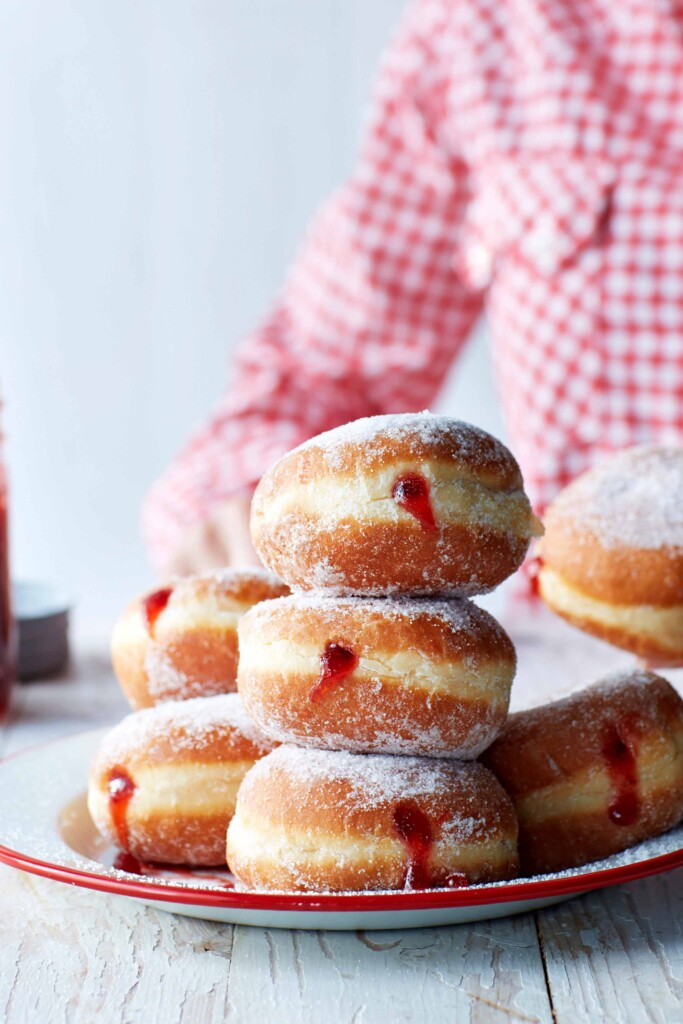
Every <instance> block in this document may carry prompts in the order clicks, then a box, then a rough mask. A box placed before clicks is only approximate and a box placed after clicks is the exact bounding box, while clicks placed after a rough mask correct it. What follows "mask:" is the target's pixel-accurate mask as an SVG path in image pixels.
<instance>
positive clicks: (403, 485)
mask: <svg viewBox="0 0 683 1024" xmlns="http://www.w3.org/2000/svg"><path fill="white" fill-rule="evenodd" d="M251 530H252V538H253V542H254V545H255V547H256V550H257V551H258V553H259V555H260V556H261V558H262V560H263V561H264V562H265V564H266V565H268V566H270V568H271V569H273V570H274V571H275V572H277V573H278V575H279V576H281V577H282V579H284V580H285V581H286V582H287V583H289V584H290V585H291V586H295V587H297V588H300V589H302V590H316V589H318V590H326V591H328V592H330V593H335V594H339V595H348V594H364V595H368V596H383V595H386V594H400V593H410V594H411V595H412V596H417V595H420V594H435V593H443V594H460V595H469V594H482V593H485V592H486V591H489V590H492V589H493V588H494V587H496V586H498V584H499V583H501V582H502V581H503V580H504V579H506V578H507V577H508V576H510V575H511V574H512V573H513V572H514V571H515V570H516V569H517V568H518V567H519V565H520V564H521V562H522V560H523V558H524V556H525V554H526V551H527V548H528V546H529V542H530V540H531V538H532V537H534V536H537V535H538V534H539V532H541V527H540V524H539V523H538V520H537V519H536V518H535V517H534V515H533V514H532V511H531V507H530V505H529V500H528V498H527V496H526V494H525V493H524V487H523V483H522V477H521V474H520V471H519V466H518V465H517V463H516V461H515V459H514V457H513V456H512V455H511V453H510V452H509V451H508V449H507V448H506V447H505V446H504V445H503V444H501V442H500V441H497V440H496V439H495V438H493V437H491V435H490V434H487V433H485V432H484V431H483V430H479V429H478V428H476V427H472V426H470V425H469V424H467V423H461V422H460V421H458V420H454V419H449V418H447V417H445V416H433V415H431V414H429V413H409V414H405V415H400V416H375V417H371V418H369V419H363V420H357V421H356V422H354V423H349V424H347V425H346V426H343V427H338V428H337V429H336V430H331V431H329V432H328V433H326V434H320V435H319V436H318V437H314V438H313V439H312V440H311V441H308V442H306V444H303V445H301V447H299V448H296V449H295V450H294V451H292V452H289V454H287V455H285V456H284V458H283V459H281V460H280V462H279V463H277V465H276V466H275V467H273V469H271V470H270V471H269V472H268V473H266V474H265V476H264V477H263V478H262V480H261V482H260V484H259V485H258V487H257V488H256V493H255V495H254V500H253V503H252V518H251Z"/></svg>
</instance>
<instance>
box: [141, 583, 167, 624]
mask: <svg viewBox="0 0 683 1024" xmlns="http://www.w3.org/2000/svg"><path fill="white" fill-rule="evenodd" d="M172 593H173V587H163V588H162V589H161V590H155V591H154V593H153V594H148V595H147V597H145V598H143V601H142V617H143V619H144V620H145V626H146V627H147V632H148V633H149V635H150V636H154V627H155V625H156V621H157V619H158V618H159V616H160V615H161V613H162V612H163V610H164V608H165V607H166V605H167V604H168V601H169V598H170V596H171V594H172Z"/></svg>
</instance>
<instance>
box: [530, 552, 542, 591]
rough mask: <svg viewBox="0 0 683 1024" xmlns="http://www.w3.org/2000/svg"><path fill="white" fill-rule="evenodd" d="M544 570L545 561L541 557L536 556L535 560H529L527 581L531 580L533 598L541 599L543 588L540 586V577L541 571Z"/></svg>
mask: <svg viewBox="0 0 683 1024" xmlns="http://www.w3.org/2000/svg"><path fill="white" fill-rule="evenodd" d="M542 568H543V559H542V558H541V556H540V555H534V557H533V558H530V559H529V562H528V564H527V567H526V574H527V579H528V580H529V593H530V595H531V596H532V597H535V598H536V597H537V598H540V596H541V588H540V586H539V581H538V577H539V576H540V573H541V569H542Z"/></svg>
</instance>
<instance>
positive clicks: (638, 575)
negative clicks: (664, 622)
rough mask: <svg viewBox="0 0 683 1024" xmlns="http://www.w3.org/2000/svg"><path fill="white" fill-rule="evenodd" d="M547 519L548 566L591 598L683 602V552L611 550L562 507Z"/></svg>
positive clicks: (542, 550)
mask: <svg viewBox="0 0 683 1024" xmlns="http://www.w3.org/2000/svg"><path fill="white" fill-rule="evenodd" d="M616 514H618V513H617V512H615V515H616ZM543 523H544V526H545V535H544V536H543V538H542V540H541V541H540V542H539V548H538V552H539V556H540V558H541V560H542V562H543V564H545V565H548V566H550V567H551V568H552V569H553V570H554V571H555V572H557V573H558V574H559V575H560V576H562V577H563V578H564V579H565V580H566V581H567V583H569V585H570V586H573V587H575V588H576V589H577V590H580V591H582V592H583V593H584V594H587V595H588V596H589V597H593V598H596V599H597V600H599V601H609V602H613V603H615V604H634V605H637V604H651V605H656V606H658V607H662V608H666V607H670V606H672V605H677V604H683V551H680V550H677V549H674V548H667V547H664V548H659V549H650V548H648V549H643V548H640V549H639V548H631V547H625V546H618V547H610V548H606V547H604V546H603V544H601V543H600V541H599V539H598V538H597V537H596V536H595V535H594V534H593V533H591V532H590V531H589V530H587V529H586V528H585V527H582V526H581V524H580V523H578V522H577V521H576V520H575V519H574V518H573V517H572V516H571V515H568V514H565V513H563V512H562V510H561V506H559V505H551V506H550V507H549V508H548V511H547V512H546V514H545V516H544V519H543Z"/></svg>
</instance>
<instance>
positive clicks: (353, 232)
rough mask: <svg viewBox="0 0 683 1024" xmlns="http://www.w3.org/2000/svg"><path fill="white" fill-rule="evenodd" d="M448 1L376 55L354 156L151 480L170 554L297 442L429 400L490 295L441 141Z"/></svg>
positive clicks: (149, 520)
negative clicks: (465, 272)
mask: <svg viewBox="0 0 683 1024" xmlns="http://www.w3.org/2000/svg"><path fill="white" fill-rule="evenodd" d="M444 17H445V14H444V5H442V4H431V3H424V2H423V3H420V4H418V5H416V6H415V7H413V8H412V9H411V11H410V12H409V14H408V15H407V16H406V18H405V19H404V21H403V23H402V25H401V27H400V29H399V31H398V34H397V36H396V38H395V39H394V42H393V44H392V45H391V47H390V48H389V50H388V52H387V54H386V56H385V58H384V60H383V63H382V66H381V69H380V75H379V79H378V83H377V87H376V91H375V94H374V98H373V102H372V105H371V109H370V117H369V123H368V125H367V129H366V132H365V137H364V141H363V144H362V148H361V154H360V159H359V161H358V164H357V169H356V171H355V173H354V174H353V176H352V177H351V179H350V180H349V181H347V183H346V184H345V185H344V186H343V187H342V188H340V189H339V191H338V192H337V193H336V194H335V195H334V196H333V197H332V199H331V200H330V201H329V202H328V203H327V204H326V205H325V206H324V207H323V208H322V210H321V211H320V213H319V214H318V216H317V217H316V219H315V221H314V223H313V225H312V228H311V230H310V232H309V235H308V238H307V240H306V242H305V244H304V246H303V248H302V251H301V253H300V255H299V257H298V259H297V261H296V263H295V265H294V267H293V269H292V271H291V273H290V275H289V277H288V280H287V282H286V284H285V287H284V289H283V291H282V293H281V295H280V297H279V300H278V301H277V303H276V305H275V306H274V308H273V309H272V311H271V313H270V315H269V316H268V317H267V318H266V320H265V322H264V323H263V324H262V325H261V326H260V327H259V328H258V329H257V330H256V331H255V332H254V333H253V334H251V335H250V336H249V337H248V338H247V339H246V340H245V341H244V342H243V343H242V345H241V346H240V348H239V349H238V351H237V354H236V358H235V360H234V364H233V374H232V382H231V384H230V386H229V389H228V391H227V393H226V394H225V396H224V398H223V399H222V401H221V402H220V404H219V406H218V408H217V409H216V410H215V412H214V414H213V415H212V417H211V418H210V420H209V422H208V423H207V424H206V425H205V426H203V427H202V428H201V429H200V430H198V431H197V432H196V433H195V434H194V436H193V437H192V438H191V439H190V441H189V442H188V444H187V445H186V446H185V448H184V449H183V450H182V451H181V452H180V454H179V455H178V456H177V458H176V459H175V461H174V462H173V463H172V465H171V466H170V468H169V469H168V470H167V471H166V473H165V474H164V475H163V476H162V477H161V478H160V480H159V481H158V482H157V483H156V484H155V486H154V487H153V489H152V490H151V492H150V494H149V496H148V498H147V500H146V503H145V507H144V510H143V529H144V532H145V535H146V539H147V541H148V545H149V548H150V551H151V554H152V557H153V560H154V561H155V562H156V563H157V565H159V566H163V564H164V562H165V561H166V560H167V558H168V557H169V556H170V555H171V554H172V553H173V551H174V550H175V549H176V547H177V546H178V545H179V544H180V543H181V540H182V537H183V535H184V533H185V532H186V531H187V530H188V528H190V527H191V526H192V525H194V524H196V523H198V522H200V521H201V520H202V519H203V518H205V517H206V516H207V515H208V513H209V511H210V509H211V508H212V506H214V505H215V504H216V503H218V502H220V501H222V500H225V499H227V498H229V497H230V496H232V495H234V494H236V493H238V492H240V491H242V490H244V489H247V488H250V487H251V486H253V485H254V484H255V483H256V481H257V480H258V479H259V477H260V476H261V474H262V473H263V472H264V471H265V470H266V469H267V468H268V466H270V465H271V464H272V463H273V462H274V461H276V460H277V459H278V458H279V457H280V456H281V455H283V454H284V453H285V452H286V451H287V450H289V449H290V448H292V447H294V446H295V445H297V444H299V443H301V442H302V441H304V440H306V439H307V438H309V437H311V436H312V435H314V434H316V433H319V432H320V431H322V430H327V429H329V428H331V427H334V426H337V425H338V424H340V423H343V422H346V421H348V420H352V419H355V418H357V417H359V416H365V415H372V414H375V413H381V412H393V411H405V410H412V409H420V408H423V407H424V406H425V405H426V404H428V403H429V402H430V401H431V400H432V398H433V397H434V395H435V393H436V392H437V390H438V388H439V386H440V384H441V382H442V379H443V376H444V374H445V372H446V369H447V367H448V365H449V363H450V362H451V361H452V360H453V358H454V357H455V355H456V354H457V351H458V349H459V348H460V346H461V345H462V343H463V341H464V339H465V338H466V336H467V334H468V332H469V330H470V327H471V325H472V322H473V320H474V319H475V317H476V316H477V314H478V312H479V310H480V306H481V293H480V292H477V291H476V290H472V289H471V288H467V287H465V285H464V284H463V283H462V281H461V279H460V278H459V277H458V276H457V274H456V272H455V269H454V266H455V264H454V259H453V253H454V248H455V245H456V241H457V235H458V230H459V225H460V223H461V221H462V214H463V210H464V208H465V205H466V193H467V180H466V175H465V170H464V165H463V164H462V163H461V162H460V161H459V160H458V159H457V158H453V156H452V147H450V148H448V147H446V146H445V145H442V144H441V139H440V133H441V131H442V122H443V102H444V95H445V91H446V90H447V88H448V76H447V75H446V74H445V73H444V69H443V67H442V63H441V61H440V59H439V53H438V49H437V48H438V40H439V38H440V28H441V26H440V23H439V22H440V19H441V20H443V18H444Z"/></svg>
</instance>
